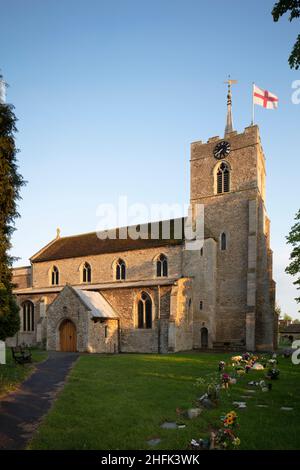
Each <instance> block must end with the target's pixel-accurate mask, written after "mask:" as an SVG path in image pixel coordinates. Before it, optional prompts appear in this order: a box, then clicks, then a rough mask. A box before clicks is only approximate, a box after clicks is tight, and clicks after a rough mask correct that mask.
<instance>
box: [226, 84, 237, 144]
mask: <svg viewBox="0 0 300 470" xmlns="http://www.w3.org/2000/svg"><path fill="white" fill-rule="evenodd" d="M224 83H227V84H228V92H227V119H226V127H225V135H226V134H229V132H232V131H233V120H232V99H231V98H232V95H231V85H232V84H233V83H237V80H231V78H230V75H229V76H228V80H226V82H224Z"/></svg>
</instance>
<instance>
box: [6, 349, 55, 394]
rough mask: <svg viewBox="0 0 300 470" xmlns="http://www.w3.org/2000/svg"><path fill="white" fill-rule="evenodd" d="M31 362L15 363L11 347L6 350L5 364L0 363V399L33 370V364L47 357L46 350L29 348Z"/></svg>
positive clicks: (14, 388)
mask: <svg viewBox="0 0 300 470" xmlns="http://www.w3.org/2000/svg"><path fill="white" fill-rule="evenodd" d="M31 353H32V363H31V364H27V365H26V366H22V365H16V364H15V362H14V360H13V358H12V353H11V349H7V351H6V364H5V365H3V364H1V365H0V399H1V397H3V396H4V395H5V394H7V393H9V392H12V391H14V390H16V389H17V388H18V386H19V385H20V383H22V382H23V381H24V380H25V379H26V378H27V377H28V376H29V375H30V374H31V373H32V372H34V364H35V363H38V362H41V361H43V360H45V359H46V358H47V353H46V351H42V350H40V349H31Z"/></svg>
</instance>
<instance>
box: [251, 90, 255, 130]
mask: <svg viewBox="0 0 300 470" xmlns="http://www.w3.org/2000/svg"><path fill="white" fill-rule="evenodd" d="M251 125H252V126H254V82H252V123H251Z"/></svg>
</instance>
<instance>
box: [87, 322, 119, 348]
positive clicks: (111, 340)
mask: <svg viewBox="0 0 300 470" xmlns="http://www.w3.org/2000/svg"><path fill="white" fill-rule="evenodd" d="M87 352H89V353H107V354H116V353H118V352H119V335H118V320H114V319H107V320H105V321H101V322H99V321H96V322H95V321H94V320H92V319H91V318H90V319H89V320H88V345H87Z"/></svg>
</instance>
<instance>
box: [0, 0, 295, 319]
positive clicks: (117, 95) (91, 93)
mask: <svg viewBox="0 0 300 470" xmlns="http://www.w3.org/2000/svg"><path fill="white" fill-rule="evenodd" d="M274 1H275V0H263V1H261V0H259V1H258V0H251V1H250V0H248V1H245V0H243V1H242V0H226V1H225V0H215V1H208V0H206V1H204V0H202V1H200V0H10V1H9V2H6V1H4V0H0V21H1V28H0V68H1V70H2V73H3V75H4V76H5V79H6V80H7V81H8V82H9V84H10V88H9V89H8V93H7V98H8V101H9V102H11V103H13V104H14V105H15V108H16V114H17V116H18V118H19V122H18V128H19V133H18V137H17V139H18V142H17V144H18V147H19V148H20V150H21V151H20V153H19V156H18V157H19V165H20V171H21V173H22V174H23V175H24V177H25V179H26V180H27V181H28V184H27V186H26V188H24V189H23V190H22V197H23V200H22V201H21V202H20V205H19V211H20V213H21V215H22V217H21V218H20V219H19V220H18V221H17V223H16V227H17V231H16V232H15V234H14V237H13V254H14V255H15V256H19V257H20V260H19V261H18V263H17V265H23V264H28V258H29V257H30V256H31V255H32V254H33V253H35V252H36V251H37V250H39V249H40V248H41V247H42V246H43V245H44V244H46V243H47V242H49V241H50V240H51V239H52V238H54V236H55V233H56V227H60V228H61V231H62V235H70V234H76V233H81V232H89V231H94V230H95V229H96V227H97V225H98V222H99V220H98V218H97V207H98V205H99V204H100V203H103V202H106V203H111V202H112V203H114V202H116V201H117V198H118V196H120V195H127V196H128V202H129V203H136V202H139V203H146V204H150V203H160V202H163V203H180V204H186V203H188V199H189V149H190V142H192V141H195V140H206V139H207V138H208V137H210V136H214V135H220V136H221V135H223V132H224V125H225V114H226V88H225V85H224V84H223V81H224V79H226V77H227V75H228V74H231V76H232V78H235V79H238V81H239V83H238V85H236V86H235V88H234V96H233V115H234V124H235V128H236V130H238V131H239V132H240V131H243V129H244V127H246V126H248V125H249V124H250V121H251V83H252V81H255V83H256V84H257V85H258V86H260V87H262V88H266V89H269V90H270V91H271V92H273V93H275V94H277V95H278V96H279V99H280V106H279V109H278V110H277V111H269V110H264V109H262V108H257V109H256V121H257V123H258V124H259V126H260V132H261V137H262V142H263V147H264V150H265V154H266V159H267V209H268V213H269V216H270V218H271V223H272V225H271V229H272V248H273V250H274V277H275V280H276V282H277V300H278V303H279V305H280V306H281V307H282V309H283V311H284V312H287V313H289V314H291V315H292V316H297V305H296V303H295V301H294V300H293V299H294V297H295V296H296V294H297V291H296V290H295V287H294V286H293V284H292V278H291V277H289V276H287V275H286V274H285V273H284V268H285V266H286V265H287V264H288V258H289V247H287V246H286V243H285V236H286V235H287V233H288V232H289V229H290V226H291V225H292V223H293V218H294V216H295V213H296V211H297V210H298V209H299V201H300V197H299V196H300V184H299V170H298V165H299V164H298V161H299V144H298V140H299V114H300V104H299V105H295V104H293V103H292V100H291V96H292V91H293V90H292V82H293V81H294V80H300V71H298V72H297V71H291V70H290V69H289V66H288V63H287V59H288V56H289V53H290V50H291V47H292V45H293V43H294V42H295V40H296V36H297V34H298V33H299V30H300V22H299V21H298V22H297V21H294V22H293V23H289V22H288V20H287V18H285V19H282V20H281V21H280V22H279V23H273V20H272V16H271V10H272V6H273V3H274Z"/></svg>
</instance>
